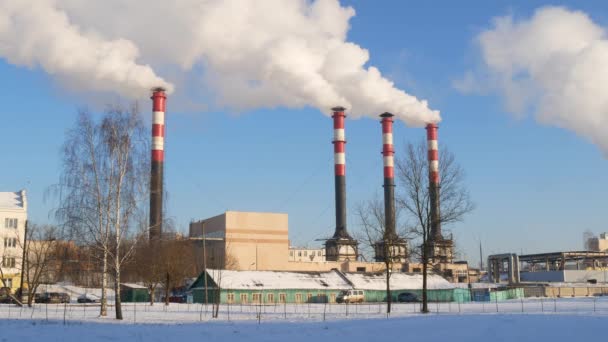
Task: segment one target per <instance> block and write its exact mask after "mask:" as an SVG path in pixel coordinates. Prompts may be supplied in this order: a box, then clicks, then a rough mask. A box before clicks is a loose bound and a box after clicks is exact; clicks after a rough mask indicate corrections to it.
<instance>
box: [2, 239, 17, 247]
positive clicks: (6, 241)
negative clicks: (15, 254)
mask: <svg viewBox="0 0 608 342" xmlns="http://www.w3.org/2000/svg"><path fill="white" fill-rule="evenodd" d="M4 247H9V248H14V247H17V239H16V238H4Z"/></svg>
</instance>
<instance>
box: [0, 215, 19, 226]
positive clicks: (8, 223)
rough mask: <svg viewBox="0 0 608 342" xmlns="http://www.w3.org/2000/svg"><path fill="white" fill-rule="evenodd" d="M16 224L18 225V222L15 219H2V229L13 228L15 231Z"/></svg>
mask: <svg viewBox="0 0 608 342" xmlns="http://www.w3.org/2000/svg"><path fill="white" fill-rule="evenodd" d="M0 222H1V221H0ZM17 224H19V220H18V219H16V218H8V217H7V218H5V219H4V228H15V229H17Z"/></svg>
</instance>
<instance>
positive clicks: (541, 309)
mask: <svg viewBox="0 0 608 342" xmlns="http://www.w3.org/2000/svg"><path fill="white" fill-rule="evenodd" d="M540 311H541V312H545V305H544V304H543V297H540Z"/></svg>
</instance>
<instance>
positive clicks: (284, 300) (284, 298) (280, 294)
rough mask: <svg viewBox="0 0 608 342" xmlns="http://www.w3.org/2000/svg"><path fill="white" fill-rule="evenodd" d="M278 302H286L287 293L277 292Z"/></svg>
mask: <svg viewBox="0 0 608 342" xmlns="http://www.w3.org/2000/svg"><path fill="white" fill-rule="evenodd" d="M279 302H281V303H287V294H285V293H279Z"/></svg>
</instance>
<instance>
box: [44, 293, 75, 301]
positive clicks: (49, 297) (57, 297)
mask: <svg viewBox="0 0 608 342" xmlns="http://www.w3.org/2000/svg"><path fill="white" fill-rule="evenodd" d="M69 302H70V295H68V294H67V293H65V292H45V293H43V294H42V295H41V296H40V303H45V304H62V303H69Z"/></svg>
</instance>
